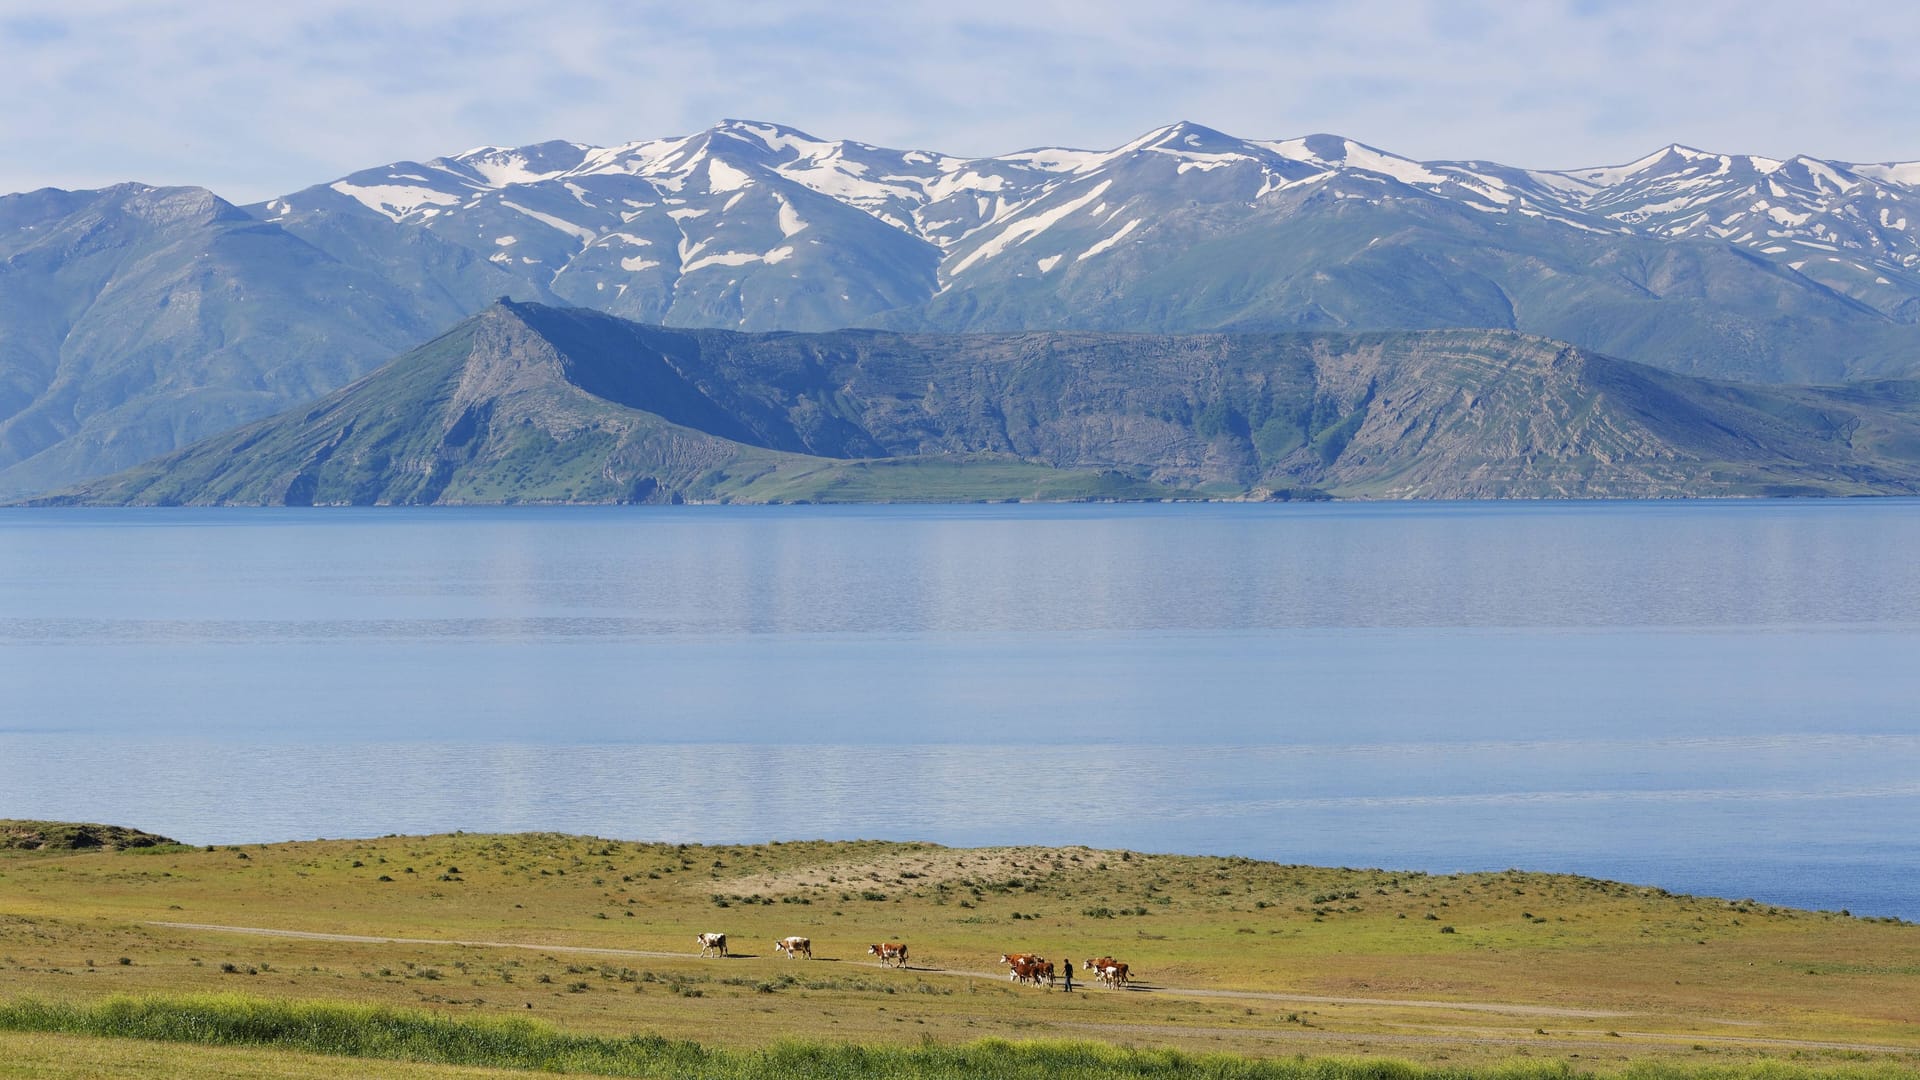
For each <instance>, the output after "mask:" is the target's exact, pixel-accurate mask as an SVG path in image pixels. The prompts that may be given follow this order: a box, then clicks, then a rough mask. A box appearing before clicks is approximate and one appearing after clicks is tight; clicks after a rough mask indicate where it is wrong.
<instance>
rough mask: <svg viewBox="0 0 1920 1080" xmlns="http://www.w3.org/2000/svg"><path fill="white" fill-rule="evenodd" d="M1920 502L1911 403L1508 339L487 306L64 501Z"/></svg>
mask: <svg viewBox="0 0 1920 1080" xmlns="http://www.w3.org/2000/svg"><path fill="white" fill-rule="evenodd" d="M1915 492H1920V382H1913V381H1886V382H1878V383H1861V384H1856V385H1853V386H1850V387H1845V388H1807V387H1781V386H1760V385H1754V384H1741V383H1731V382H1718V381H1710V380H1704V379H1699V378H1694V377H1689V376H1682V375H1676V374H1673V373H1670V372H1663V371H1659V370H1657V369H1654V368H1650V367H1646V366H1644V365H1639V364H1633V363H1630V362H1627V361H1621V360H1614V359H1609V358H1607V357H1603V356H1598V355H1594V354H1591V353H1587V352H1584V351H1582V350H1579V349H1576V348H1574V347H1572V346H1568V345H1564V344H1561V343H1558V342H1553V341H1549V340H1546V339H1541V338H1536V337H1531V336H1528V335H1523V334H1518V333H1515V332H1513V331H1505V330H1430V331H1399V332H1378V333H1363V334H1316V333H1300V332H1294V333H1236V334H1220V333H1213V334H1182V335H1144V334H1113V333H1106V332H1098V331H1055V332H1046V333H1039V332H1024V333H972V334H929V333H901V332H897V331H884V330H842V331H830V332H823V333H815V334H796V333H772V334H765V333H762V334H753V333H741V332H737V331H721V330H681V329H670V328H665V327H658V326H647V325H643V324H638V323H632V322H628V321H626V320H622V319H618V318H615V317H613V316H609V315H606V314H603V313H599V312H593V311H588V310H585V309H578V308H573V309H561V308H551V307H547V306H544V305H539V304H520V303H513V302H506V301H503V302H500V303H496V304H494V305H493V306H491V307H489V308H487V309H486V310H484V311H483V312H481V314H479V315H477V316H474V317H473V318H470V319H468V320H466V321H464V322H462V323H461V324H459V325H458V326H456V327H455V328H454V329H453V330H451V331H449V332H448V333H446V334H444V335H442V336H440V337H439V338H436V339H435V340H434V341H432V342H429V343H428V344H426V345H424V346H422V347H420V348H418V349H415V350H413V351H411V352H409V353H408V354H406V355H404V356H402V357H400V358H398V359H396V360H395V361H393V362H392V363H391V364H389V365H387V366H385V367H383V368H381V369H380V370H379V371H377V372H375V373H373V374H372V375H369V376H367V377H366V378H364V379H362V380H360V381H358V382H356V383H354V384H352V385H350V386H348V387H346V388H344V389H342V390H339V391H336V392H335V393H333V394H331V395H328V396H326V397H324V398H322V399H320V400H319V401H317V402H314V403H312V404H310V405H304V406H300V407H298V408H295V409H292V410H289V411H287V412H285V413H282V414H280V415H279V416H277V417H274V418H271V419H268V420H264V421H261V422H258V423H255V424H252V425H248V426H245V427H242V428H240V429H238V430H236V431H233V432H231V433H228V434H226V435H221V436H216V437H214V438H212V439H209V440H205V441H203V442H201V443H198V444H196V445H194V446H191V447H188V448H186V449H184V450H181V451H178V452H176V453H174V454H172V455H168V456H166V457H162V458H159V459H157V460H155V461H153V462H149V463H147V464H146V465H143V466H141V467H138V468H136V469H134V470H131V471H129V472H124V473H121V474H118V475H115V476H110V477H107V478H104V479H101V480H97V481H93V482H91V483H88V484H85V485H82V486H80V487H79V488H77V489H74V490H71V491H67V492H63V493H61V494H59V495H56V496H52V497H50V498H49V499H47V500H44V501H47V502H52V503H58V504H72V503H83V504H114V505H124V504H161V505H177V504H188V505H194V504H243V505H312V504H356V505H367V504H410V505H411V504H433V503H501V502H682V501H729V502H795V501H807V502H820V501H876V500H927V499H936V500H981V499H1032V498H1053V499H1060V498H1076V499H1088V498H1111V499H1122V498H1124V499H1139V498H1193V497H1215V498H1219V497H1226V498H1276V497H1278V498H1298V497H1324V496H1325V495H1329V494H1330V495H1336V496H1358V497H1380V498H1484V497H1514V496H1524V497H1568V496H1573V497H1662V496H1672V495H1813V494H1826V495H1832V494H1889V493H1899V494H1911V493H1915Z"/></svg>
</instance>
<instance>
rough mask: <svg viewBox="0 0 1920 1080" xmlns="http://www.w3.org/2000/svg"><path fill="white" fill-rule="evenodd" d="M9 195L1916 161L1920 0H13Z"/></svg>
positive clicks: (3, 184) (1, 35)
mask: <svg viewBox="0 0 1920 1080" xmlns="http://www.w3.org/2000/svg"><path fill="white" fill-rule="evenodd" d="M10 7H11V9H12V10H11V11H10V12H9V14H8V16H7V17H6V18H5V19H3V20H0V49H3V50H4V52H5V55H6V58H7V60H8V63H6V64H4V65H0V94H4V96H5V99H6V100H7V101H9V102H10V103H11V104H12V107H11V108H10V109H9V110H8V111H7V114H6V115H5V116H4V117H3V118H0V137H4V138H5V139H6V141H7V145H8V146H9V147H10V148H11V149H12V151H13V152H12V153H11V154H10V155H9V161H8V165H7V167H6V171H5V172H0V189H5V190H22V189H27V188H32V187H37V186H41V185H49V184H51V185H56V186H68V187H91V186H99V185H101V184H106V183H111V182H115V181H119V180H125V179H140V180H146V181H148V182H158V183H199V184H205V185H207V186H209V187H212V188H214V189H215V190H218V191H220V192H221V193H222V194H225V195H227V196H228V197H229V198H234V199H237V200H251V199H257V198H262V197H266V196H268V195H273V194H279V193H282V192H285V191H288V190H291V189H294V188H298V187H302V186H305V185H307V184H311V183H318V182H323V181H325V180H328V179H331V178H333V177H336V176H339V175H341V174H342V173H345V172H348V171H351V170H353V169H357V168H362V167H365V166H369V165H374V164H380V163H383V162H386V161H391V160H397V159H402V158H410V157H412V158H417V157H430V156H433V155H436V154H441V153H449V152H454V151H458V150H461V149H465V148H466V147H469V146H473V145H478V144H514V143H524V142H533V141H539V140H543V139H550V138H569V139H577V140H582V141H588V142H597V143H616V142H624V141H627V140H631V139H636V138H647V137H656V136H662V135H669V134H683V133H686V132H689V131H693V130H697V129H699V128H703V127H706V126H708V125H710V124H712V123H713V122H715V121H716V120H718V119H720V118H721V117H723V116H734V117H752V118H758V119H767V120H776V121H780V122H783V123H788V124H793V125H795V126H798V127H802V128H807V129H809V130H812V131H814V132H815V133H816V134H820V135H825V136H839V137H847V138H855V139H861V140H864V141H868V142H876V143H882V144H886V145H893V146H901V147H919V148H926V149H937V150H942V151H946V152H949V153H958V154H992V153H1002V152H1006V151H1009V150H1013V149H1019V148H1025V147H1030V146H1036V145H1062V144H1064V145H1074V146H1083V147H1093V148H1104V147H1111V146H1114V145H1118V144H1119V143H1122V142H1124V141H1126V140H1127V139H1129V138H1131V137H1133V136H1135V135H1137V134H1139V133H1141V132H1143V131H1145V130H1147V129H1149V128H1152V127H1154V126H1156V125H1158V124H1161V123H1165V122H1168V121H1171V120H1177V119H1189V120H1195V121H1198V122H1201V123H1204V124H1208V125H1211V126H1213V127H1217V128H1220V129H1222V130H1225V131H1228V132H1230V133H1233V134H1237V135H1246V136H1253V137H1266V138H1272V137H1282V136H1292V135H1299V134H1305V133H1309V132H1314V131H1333V132H1338V133H1340V134H1345V135H1350V136H1352V137H1354V138H1358V139H1361V140H1363V141H1365V142H1369V143H1373V144H1375V145H1378V146H1382V147H1385V148H1387V149H1390V150H1393V151H1395V152H1398V153H1403V154H1407V155H1409V156H1413V157H1420V158H1438V157H1474V158H1487V159H1493V160H1498V161H1503V162H1507V163H1510V164H1516V165H1525V166H1532V167H1542V168H1566V167H1574V166H1579V165H1588V164H1601V163H1614V162H1620V161H1625V160H1629V159H1632V158H1635V157H1638V156H1640V155H1641V154H1643V153H1645V152H1646V151H1647V150H1650V149H1652V148H1653V147H1656V146H1659V145H1663V144H1665V143H1667V142H1671V141H1680V142H1687V143H1692V144H1695V145H1702V146H1705V147H1708V148H1712V149H1723V150H1734V151H1744V152H1754V153H1765V154H1769V155H1774V156H1787V155H1791V154H1794V153H1810V154H1815V155H1818V156H1824V157H1835V158H1841V159H1848V160H1887V159H1912V158H1920V143H1917V142H1916V136H1915V134H1914V133H1915V132H1916V131H1920V66H1916V65H1914V64H1912V63H1911V61H1910V59H1909V57H1908V51H1907V48H1906V47H1905V45H1904V44H1903V43H1906V42H1911V41H1914V40H1920V8H1910V7H1901V6H1898V5H1893V6H1884V5H1869V4H1867V3H1865V2H1861V0H1831V2H1829V3H1827V4H1825V5H1823V6H1822V7H1821V9H1820V10H1819V12H1818V13H1817V16H1810V15H1809V13H1808V9H1807V8H1806V7H1805V5H1803V4H1797V3H1795V4H1788V3H1785V2H1758V3H1756V2H1741V0H1700V2H1697V3H1694V4H1689V5H1666V4H1662V3H1653V2H1646V3H1642V2H1639V0H1619V2H1606V3H1602V2H1597V0H1557V2H1555V0H1547V2H1539V3H1529V4H1510V3H1473V2H1467V0H1353V2H1344V3H1323V2H1306V0H1302V2H1295V3H1276V2H1253V0H1196V2H1194V3H1189V4H1186V5H1182V6H1180V7H1179V8H1178V9H1177V10H1176V9H1174V8H1173V7H1172V6H1170V5H1163V4H1159V3H1145V2H1141V0H1116V2H1115V3H1111V4H1106V5H1099V6H1096V7H1091V8H1090V7H1088V6H1087V5H1085V4H1082V3H1065V2H1058V0H1025V2H1015V0H982V2H979V3H975V4H971V5H966V6H964V9H955V8H954V7H953V6H952V5H948V4H933V3H926V2H923V0H909V2H902V3H898V4H894V5H889V6H886V7H884V8H881V9H878V10H862V9H860V8H859V7H857V6H852V5H846V4H844V3H826V2H823V0H796V2H786V3H777V4H776V3H753V2H746V3H739V4H729V5H717V6H716V8H717V10H710V11H691V10H687V9H686V8H685V7H684V6H681V5H668V4H658V3H640V4H629V3H616V2H612V0H604V2H599V0H589V2H581V3H574V4H569V5H566V6H565V7H564V8H561V9H558V10H555V9H554V8H551V7H549V8H545V9H541V10H538V11H535V10H531V9H529V8H528V7H527V6H526V5H524V4H522V3H520V2H518V0H513V2H506V0H462V2H452V0H416V2H414V3H411V4H406V5H393V4H390V3H385V2H374V0H311V2H307V3H302V4H293V5H268V6H264V7H263V6H261V5H255V4H240V3H235V2H228V0H213V2H199V3H184V2H175V3H164V2H163V3H152V2H149V3H130V2H125V0H62V2H58V3H55V2H52V0H16V2H15V3H13V4H12V5H10Z"/></svg>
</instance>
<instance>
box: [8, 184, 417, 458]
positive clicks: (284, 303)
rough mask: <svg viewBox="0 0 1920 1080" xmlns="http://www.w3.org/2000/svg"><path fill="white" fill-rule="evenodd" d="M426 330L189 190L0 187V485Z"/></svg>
mask: <svg viewBox="0 0 1920 1080" xmlns="http://www.w3.org/2000/svg"><path fill="white" fill-rule="evenodd" d="M427 329H428V327H427V325H426V324H423V323H422V321H421V317H420V315H419V314H417V313H416V312H414V311H413V310H411V309H410V308H409V306H408V305H406V304H404V303H400V302H397V301H396V300H395V298H393V297H390V296H388V295H386V290H385V289H383V288H382V287H381V285H380V283H379V281H378V279H377V278H374V277H372V276H370V275H366V274H362V273H360V272H358V271H356V270H354V269H352V268H350V267H347V266H345V265H343V264H340V263H339V262H337V261H335V260H333V259H330V258H329V257H327V256H326V255H325V254H324V253H322V252H319V251H317V250H315V249H314V248H312V247H311V246H309V245H307V244H306V243H304V242H303V241H301V240H299V239H297V238H295V237H293V236H292V235H290V234H288V233H286V232H285V231H284V230H281V229H279V228H277V227H275V226H273V225H269V224H264V223H262V222H260V221H257V220H255V219H254V218H252V217H250V216H248V215H246V214H244V213H242V212H241V211H239V210H238V209H237V208H235V207H233V206H231V205H230V204H228V203H226V202H223V201H222V200H220V199H219V198H217V197H215V196H214V195H213V194H212V193H210V192H207V191H205V190H203V189H199V188H149V187H143V186H140V185H132V184H129V185H123V186H121V187H117V188H110V189H107V190H104V191H98V192H61V191H51V190H48V191H39V192H34V193H31V194H27V195H14V196H7V197H4V198H0V492H17V491H24V490H32V489H34V488H36V487H42V486H47V485H50V484H53V483H58V482H63V481H67V480H71V479H72V478H74V477H76V476H84V475H88V474H90V473H100V472H106V471H109V470H112V469H118V468H124V467H126V466H127V465H130V464H133V463H135V462H138V461H141V460H144V459H146V458H148V457H151V456H153V455H154V454H155V453H158V452H161V451H164V450H166V449H169V448H171V447H174V446H177V445H180V444H182V443H185V442H190V441H192V440H194V439H198V438H202V437H204V436H206V435H210V434H212V433H214V432H217V431H222V430H225V429H226V428H229V427H232V426H233V425H234V424H236V423H240V422H242V421H245V420H250V419H253V418H255V417H258V416H263V415H266V414H268V413H271V412H273V411H275V410H278V409H281V408H284V407H286V406H287V405H288V404H290V403H292V402H296V401H301V400H305V399H309V398H311V397H313V396H315V395H316V394H319V393H322V392H324V391H326V390H327V389H330V388H332V387H334V386H338V385H340V384H341V383H343V382H345V381H346V380H348V379H350V378H352V377H354V376H355V375H358V374H360V373H362V372H364V371H366V370H368V369H369V368H371V367H372V366H373V365H374V364H375V363H377V362H378V361H379V360H381V359H382V358H384V357H388V356H391V355H392V354H393V352H394V351H395V350H396V349H398V348H401V347H403V346H405V345H407V344H409V343H410V342H412V341H416V340H419V338H421V337H424V336H425V334H426V332H427Z"/></svg>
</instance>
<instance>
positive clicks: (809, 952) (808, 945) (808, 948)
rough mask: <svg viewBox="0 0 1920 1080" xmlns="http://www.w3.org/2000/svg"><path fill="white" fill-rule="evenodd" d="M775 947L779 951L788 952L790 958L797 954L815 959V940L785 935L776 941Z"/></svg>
mask: <svg viewBox="0 0 1920 1080" xmlns="http://www.w3.org/2000/svg"><path fill="white" fill-rule="evenodd" d="M773 947H774V949H775V950H777V951H779V952H783V953H786V954H787V959H789V960H791V959H793V958H794V955H795V954H799V955H802V956H805V957H806V958H807V959H809V960H811V959H813V942H812V941H810V940H808V939H807V938H803V937H783V938H781V939H780V940H779V941H776V942H774V943H773Z"/></svg>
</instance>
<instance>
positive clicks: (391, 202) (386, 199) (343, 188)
mask: <svg viewBox="0 0 1920 1080" xmlns="http://www.w3.org/2000/svg"><path fill="white" fill-rule="evenodd" d="M327 186H328V187H330V188H332V189H333V190H335V191H337V192H339V193H340V194H342V195H345V196H346V197H348V198H350V199H353V200H354V201H355V202H358V203H359V204H360V205H362V206H365V207H366V208H367V209H369V210H372V211H375V212H377V213H379V214H381V215H382V216H384V217H387V218H389V219H391V220H393V221H399V220H400V219H401V218H404V217H406V216H407V215H409V214H411V213H413V212H414V211H416V210H418V209H420V208H421V207H423V206H458V205H459V204H460V196H458V195H450V194H448V193H447V192H444V191H435V190H434V189H433V188H429V187H416V186H410V185H403V184H370V185H359V184H350V183H348V182H347V181H345V180H337V181H335V182H334V183H332V184H329V185H327Z"/></svg>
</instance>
